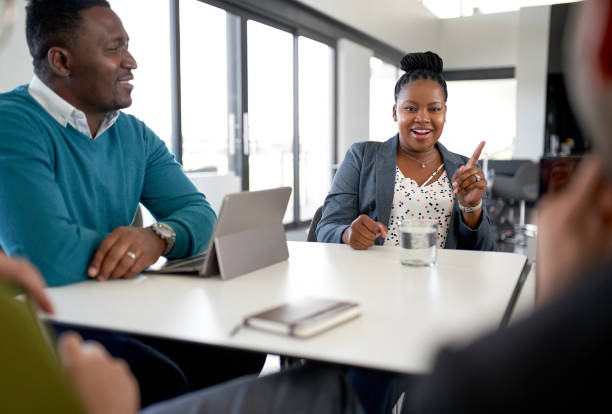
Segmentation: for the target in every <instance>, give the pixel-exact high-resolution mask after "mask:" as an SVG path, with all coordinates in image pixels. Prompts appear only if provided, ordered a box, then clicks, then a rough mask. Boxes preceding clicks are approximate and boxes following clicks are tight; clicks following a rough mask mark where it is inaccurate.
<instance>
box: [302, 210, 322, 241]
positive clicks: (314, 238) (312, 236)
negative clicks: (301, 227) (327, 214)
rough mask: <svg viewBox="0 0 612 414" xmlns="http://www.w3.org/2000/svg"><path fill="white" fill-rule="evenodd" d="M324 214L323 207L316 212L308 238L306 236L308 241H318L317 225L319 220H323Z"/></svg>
mask: <svg viewBox="0 0 612 414" xmlns="http://www.w3.org/2000/svg"><path fill="white" fill-rule="evenodd" d="M322 214H323V206H321V207H319V208H318V209H317V211H315V214H314V217H313V218H312V221H311V222H310V227H309V228H308V236H306V241H309V242H316V241H317V234H316V231H317V224H319V220H321V215H322Z"/></svg>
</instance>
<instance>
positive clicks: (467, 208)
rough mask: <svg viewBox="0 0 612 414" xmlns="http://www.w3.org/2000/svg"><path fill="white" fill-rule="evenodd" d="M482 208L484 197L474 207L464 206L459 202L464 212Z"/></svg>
mask: <svg viewBox="0 0 612 414" xmlns="http://www.w3.org/2000/svg"><path fill="white" fill-rule="evenodd" d="M480 208H482V199H480V201H479V202H478V204H476V205H475V206H474V207H470V206H462V205H461V204H459V209H460V210H461V211H463V212H464V213H472V212H474V211H477V210H478V209H480Z"/></svg>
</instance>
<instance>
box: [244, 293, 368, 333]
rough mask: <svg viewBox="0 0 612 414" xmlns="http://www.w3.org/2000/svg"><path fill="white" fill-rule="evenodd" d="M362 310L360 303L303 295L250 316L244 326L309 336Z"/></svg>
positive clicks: (344, 320)
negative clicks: (300, 297) (303, 296)
mask: <svg viewBox="0 0 612 414" xmlns="http://www.w3.org/2000/svg"><path fill="white" fill-rule="evenodd" d="M360 313H361V309H360V307H359V304H357V303H354V302H344V301H339V300H333V299H322V298H314V297H305V298H302V299H298V300H295V301H291V302H289V303H285V304H283V305H280V306H276V307H274V308H271V309H267V310H265V311H263V312H259V313H256V314H254V315H249V316H247V317H246V318H245V319H244V325H246V326H250V327H253V328H257V329H262V330H265V331H269V332H274V333H278V334H283V335H290V336H296V337H300V338H308V337H311V336H314V335H316V334H318V333H320V332H323V331H326V330H328V329H331V328H333V327H334V326H336V325H339V324H341V323H343V322H346V321H348V320H351V319H353V318H356V317H357V316H359V315H360Z"/></svg>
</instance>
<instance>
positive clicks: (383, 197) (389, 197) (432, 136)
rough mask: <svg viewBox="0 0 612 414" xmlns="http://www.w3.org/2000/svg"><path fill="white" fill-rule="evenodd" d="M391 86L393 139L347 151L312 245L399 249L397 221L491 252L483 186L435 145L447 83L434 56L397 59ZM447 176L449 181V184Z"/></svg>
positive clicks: (468, 164) (458, 158)
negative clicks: (426, 224) (429, 223)
mask: <svg viewBox="0 0 612 414" xmlns="http://www.w3.org/2000/svg"><path fill="white" fill-rule="evenodd" d="M401 67H402V69H403V70H404V71H406V73H405V74H404V75H402V76H401V77H400V79H399V80H398V81H397V84H396V85H395V105H393V119H394V120H395V121H396V122H397V125H398V134H397V135H395V136H394V137H392V138H390V139H389V140H387V141H385V142H374V141H367V142H359V143H356V144H354V145H352V146H351V148H350V149H349V150H348V152H347V154H346V156H345V158H344V161H343V162H342V163H341V164H340V167H339V168H338V172H337V173H336V175H335V177H334V181H333V183H332V187H331V190H330V192H329V194H328V195H327V197H326V199H325V203H324V205H323V215H322V217H321V220H320V221H319V224H318V226H317V230H316V236H317V241H320V242H328V243H346V244H348V245H350V246H351V247H353V248H354V249H367V248H368V247H370V246H372V245H374V244H376V245H382V244H385V245H397V244H398V240H399V235H398V233H399V231H398V227H399V222H401V221H403V220H407V219H427V220H434V221H436V222H437V224H438V237H437V239H438V246H439V247H442V248H447V249H469V250H495V237H494V235H493V234H492V232H491V230H490V227H489V219H488V217H487V214H486V209H485V208H484V199H485V194H486V193H485V190H486V188H487V181H486V179H485V177H484V174H483V172H482V170H481V169H480V168H479V167H478V165H477V160H478V157H479V156H480V152H481V151H482V148H483V147H484V142H481V143H480V145H479V146H478V148H476V151H475V152H474V154H473V155H472V157H471V158H470V159H468V158H467V157H464V156H462V155H459V154H455V153H453V152H450V151H448V150H447V149H446V148H445V147H444V146H443V145H442V144H440V143H439V142H438V140H439V139H440V136H441V134H442V130H443V128H444V123H445V121H446V99H447V96H448V93H447V89H446V82H445V81H444V78H443V77H442V75H441V74H442V59H441V58H440V57H439V56H438V55H437V54H435V53H432V52H425V53H410V54H408V55H406V56H404V57H403V58H402V61H401ZM451 177H452V178H451Z"/></svg>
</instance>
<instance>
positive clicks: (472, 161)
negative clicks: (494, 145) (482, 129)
mask: <svg viewBox="0 0 612 414" xmlns="http://www.w3.org/2000/svg"><path fill="white" fill-rule="evenodd" d="M485 144H486V142H485V141H480V144H478V146H477V147H476V150H475V151H474V153H473V154H472V158H470V160H469V161H468V162H467V164H466V165H465V168H472V167H473V166H474V165H476V162H477V161H478V158H480V153H481V152H482V149H483V148H484V146H485Z"/></svg>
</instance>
